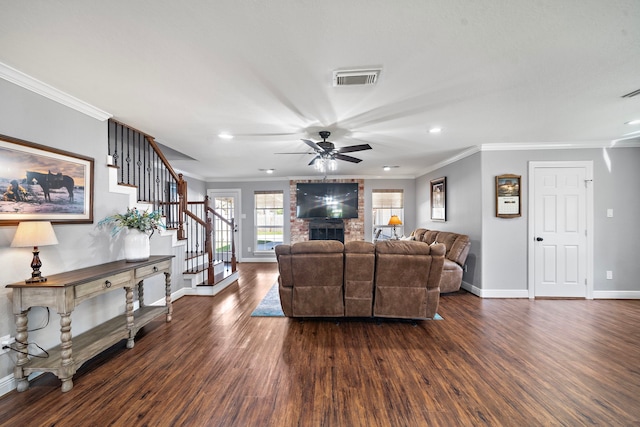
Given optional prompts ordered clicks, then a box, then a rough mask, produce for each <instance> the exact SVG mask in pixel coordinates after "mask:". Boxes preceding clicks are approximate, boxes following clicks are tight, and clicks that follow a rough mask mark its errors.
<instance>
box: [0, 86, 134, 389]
mask: <svg viewBox="0 0 640 427" xmlns="http://www.w3.org/2000/svg"><path fill="white" fill-rule="evenodd" d="M0 133H1V134H3V135H8V136H12V137H15V138H19V139H23V140H27V141H30V142H35V143H39V144H42V145H46V146H49V147H53V148H58V149H62V150H67V151H70V152H72V153H78V154H82V155H84V156H89V157H93V158H94V159H95V168H94V187H95V195H94V200H93V205H94V209H93V213H94V220H95V221H98V220H100V219H102V218H104V217H105V216H107V215H108V214H109V213H112V212H113V211H114V210H115V209H118V206H121V207H123V208H124V207H126V206H127V203H128V198H127V197H125V196H124V195H120V194H111V193H109V192H107V191H106V190H105V189H106V188H108V181H107V176H108V174H107V167H106V166H105V159H106V155H107V123H106V122H101V121H98V120H95V119H93V118H90V117H88V116H86V115H84V114H82V113H79V112H77V111H75V110H72V109H70V108H67V107H64V106H62V105H60V104H58V103H56V102H53V101H50V100H48V99H46V98H43V97H42V96H40V95H37V94H35V93H33V92H30V91H27V90H25V89H22V88H20V87H18V86H16V85H13V84H11V83H9V82H7V81H5V80H1V79H0ZM15 230H16V227H15V226H2V227H0V257H1V259H2V264H3V265H4V266H5V268H2V269H0V283H1V284H2V285H1V287H0V336H4V335H9V334H10V335H12V336H15V324H14V318H13V309H12V306H11V298H12V293H11V290H10V289H7V288H5V285H7V284H9V283H14V282H18V281H22V280H24V279H25V278H27V277H30V275H31V268H30V267H29V264H30V262H31V258H32V254H31V251H30V250H29V249H28V248H10V247H9V246H10V244H11V240H12V239H13V235H14V234H15ZM54 230H55V233H56V235H57V237H58V241H59V244H58V245H55V246H46V247H43V248H41V252H40V258H41V260H42V263H43V266H42V273H43V275H44V276H47V275H50V274H55V273H60V272H63V271H68V270H73V269H76V268H81V267H86V266H89V265H94V264H99V263H102V262H107V261H112V260H114V259H116V258H115V257H116V256H117V255H118V253H114V252H112V250H111V249H112V247H111V242H110V239H109V237H108V234H105V233H104V232H101V231H99V230H96V228H95V225H94V224H69V225H54ZM9 266H10V267H9ZM7 267H9V268H7ZM123 312H124V297H123V296H122V295H121V294H120V293H118V292H111V293H109V294H106V295H103V296H100V297H97V298H94V299H91V300H88V301H85V302H83V303H82V304H81V305H80V306H78V307H77V308H76V310H75V311H74V313H73V316H72V320H73V324H72V327H73V334H74V335H77V334H78V333H81V332H83V331H85V330H87V329H89V328H91V327H93V326H95V325H97V324H99V323H102V322H103V321H105V320H107V319H110V318H112V317H115V316H116V315H118V314H120V313H123ZM46 318H47V313H46V310H45V309H43V308H34V309H32V310H31V312H30V313H29V326H30V327H37V326H42V325H43V324H44V323H45V321H46ZM59 336H60V325H59V316H58V315H57V314H56V313H52V314H51V321H50V323H49V325H48V326H47V327H46V328H45V329H43V330H39V331H35V332H31V333H30V334H29V341H30V342H36V343H37V344H38V345H40V346H41V347H43V348H51V347H53V346H55V345H57V343H58V340H59ZM14 360H15V356H14V355H12V354H9V353H7V354H4V355H2V356H0V378H4V377H5V376H8V375H10V374H11V373H12V368H13V363H14Z"/></svg>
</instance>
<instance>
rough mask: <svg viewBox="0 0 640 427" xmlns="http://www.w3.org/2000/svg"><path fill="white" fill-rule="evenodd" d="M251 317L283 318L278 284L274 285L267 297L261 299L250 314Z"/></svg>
mask: <svg viewBox="0 0 640 427" xmlns="http://www.w3.org/2000/svg"><path fill="white" fill-rule="evenodd" d="M251 317H284V312H283V311H282V306H281V305H280V293H279V292H278V282H276V283H274V284H273V286H272V287H271V289H269V292H267V295H265V296H264V298H262V301H260V304H258V306H257V307H256V309H255V310H253V313H251Z"/></svg>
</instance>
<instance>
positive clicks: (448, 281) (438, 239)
mask: <svg viewBox="0 0 640 427" xmlns="http://www.w3.org/2000/svg"><path fill="white" fill-rule="evenodd" d="M411 235H412V236H413V238H414V239H415V240H416V241H419V242H425V243H427V244H429V245H432V244H433V243H442V244H444V246H445V248H446V253H445V256H444V266H443V268H442V277H441V278H440V293H447V292H456V291H458V290H460V286H461V285H462V276H463V273H464V263H465V262H466V260H467V255H469V249H470V248H471V241H470V240H469V236H467V235H465V234H458V233H453V232H449V231H437V230H427V229H425V228H417V229H415V230H414V232H413V233H411Z"/></svg>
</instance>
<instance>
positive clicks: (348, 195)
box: [296, 182, 358, 218]
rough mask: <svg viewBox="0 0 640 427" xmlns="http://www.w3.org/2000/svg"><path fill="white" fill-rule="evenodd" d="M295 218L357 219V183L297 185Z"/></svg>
mask: <svg viewBox="0 0 640 427" xmlns="http://www.w3.org/2000/svg"><path fill="white" fill-rule="evenodd" d="M296 217H298V218H358V183H357V182H348V183H330V182H321V183H300V184H297V185H296Z"/></svg>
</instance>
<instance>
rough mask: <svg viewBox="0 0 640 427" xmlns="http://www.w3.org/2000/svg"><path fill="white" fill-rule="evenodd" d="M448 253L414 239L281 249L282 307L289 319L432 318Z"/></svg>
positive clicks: (441, 247)
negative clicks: (445, 257)
mask: <svg viewBox="0 0 640 427" xmlns="http://www.w3.org/2000/svg"><path fill="white" fill-rule="evenodd" d="M444 253H445V247H444V245H433V246H430V245H427V244H425V243H423V242H414V241H385V242H379V243H377V244H376V245H374V244H373V243H370V242H362V241H353V242H347V243H346V244H345V245H343V244H342V243H341V242H338V241H318V240H315V241H309V242H298V243H294V244H292V245H278V246H276V257H277V260H278V269H279V272H280V275H279V277H278V283H279V286H278V287H279V292H280V302H281V305H282V309H283V311H284V314H285V315H286V316H288V317H343V316H346V317H372V316H376V317H393V318H408V319H431V318H433V316H434V315H435V314H436V310H437V308H438V301H439V295H440V291H439V288H438V285H439V282H440V275H441V273H442V266H443V263H444Z"/></svg>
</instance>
